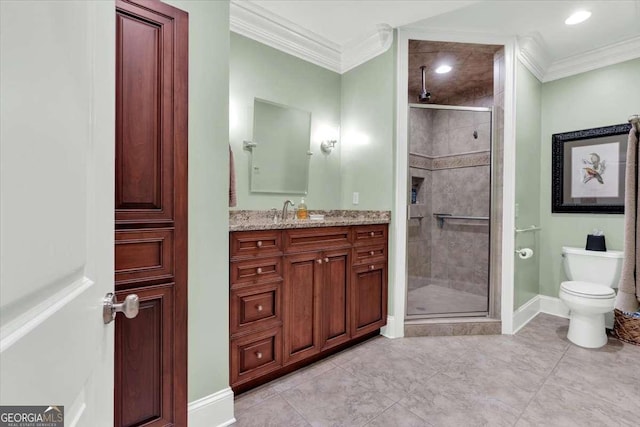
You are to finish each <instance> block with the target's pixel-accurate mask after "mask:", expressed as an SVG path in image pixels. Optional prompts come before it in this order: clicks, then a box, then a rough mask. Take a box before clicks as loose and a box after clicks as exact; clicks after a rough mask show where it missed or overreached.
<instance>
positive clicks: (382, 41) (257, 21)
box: [230, 0, 640, 83]
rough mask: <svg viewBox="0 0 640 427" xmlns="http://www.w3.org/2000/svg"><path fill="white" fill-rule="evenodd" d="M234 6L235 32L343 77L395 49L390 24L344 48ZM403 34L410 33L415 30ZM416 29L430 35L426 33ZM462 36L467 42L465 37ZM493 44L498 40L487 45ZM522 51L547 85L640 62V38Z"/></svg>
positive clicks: (523, 47) (250, 5)
mask: <svg viewBox="0 0 640 427" xmlns="http://www.w3.org/2000/svg"><path fill="white" fill-rule="evenodd" d="M230 4H231V6H230V29H231V31H233V32H235V33H238V34H240V35H243V36H245V37H248V38H250V39H253V40H255V41H257V42H260V43H262V44H265V45H267V46H271V47H273V48H274V49H278V50H280V51H282V52H285V53H288V54H290V55H293V56H295V57H298V58H300V59H302V60H305V61H308V62H311V63H313V64H316V65H318V66H320V67H323V68H326V69H328V70H331V71H334V72H336V73H339V74H343V73H345V72H347V71H349V70H352V69H353V68H355V67H357V66H358V65H361V64H363V63H365V62H367V61H369V60H370V59H372V58H374V57H376V56H378V55H380V54H382V53H384V52H386V51H387V50H388V49H389V48H390V47H391V45H392V44H393V28H392V27H391V26H389V25H386V24H379V25H378V26H377V28H376V29H375V30H374V31H372V32H371V33H369V34H368V35H366V36H363V37H360V38H357V39H354V40H352V41H350V42H348V43H346V44H344V45H339V44H337V43H334V42H332V41H331V40H328V39H326V38H324V37H322V36H320V35H319V34H316V33H314V32H312V31H309V30H307V29H305V28H302V27H301V26H299V25H297V24H296V23H294V22H291V21H289V20H287V19H285V18H282V17H280V16H278V15H275V14H273V13H271V12H269V11H268V10H267V9H265V8H263V7H261V6H259V5H257V4H256V3H254V2H252V1H249V0H231V2H230ZM403 29H404V30H411V29H412V27H410V26H409V27H403ZM417 30H419V31H420V32H421V33H424V32H425V30H424V28H418V29H417ZM460 34H461V35H460ZM460 34H459V35H460V37H463V36H464V34H466V33H460ZM470 34H474V33H470ZM485 36H487V35H486V34H485ZM487 37H489V36H487ZM463 38H464V37H463ZM494 38H495V37H494ZM503 38H504V37H503ZM434 40H435V39H434ZM491 40H493V38H492V39H488V40H487V43H490V42H492V41H491ZM448 41H459V40H457V38H454V39H451V40H448ZM493 42H496V43H497V42H498V41H493ZM493 42H492V43H493ZM518 47H519V49H518V59H519V60H520V62H522V64H523V65H524V66H525V67H527V69H528V70H529V71H531V73H532V74H533V75H534V76H535V77H536V78H537V79H538V80H540V81H541V82H543V83H546V82H550V81H553V80H557V79H561V78H564V77H569V76H573V75H575V74H580V73H584V72H587V71H591V70H595V69H597V68H602V67H606V66H609V65H613V64H617V63H620V62H624V61H628V60H630V59H635V58H640V37H634V38H631V39H627V40H623V41H620V42H618V43H614V44H611V45H608V46H605V47H601V48H598V49H593V50H591V51H588V52H585V53H581V54H579V55H574V56H571V57H568V58H564V59H560V60H557V61H552V60H551V58H550V56H549V53H548V52H549V51H548V48H547V46H546V44H545V43H544V40H543V39H542V37H541V36H540V34H538V33H532V34H528V35H525V36H522V37H518Z"/></svg>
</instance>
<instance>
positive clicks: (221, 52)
mask: <svg viewBox="0 0 640 427" xmlns="http://www.w3.org/2000/svg"><path fill="white" fill-rule="evenodd" d="M167 3H170V4H172V5H174V6H176V7H178V8H180V9H182V10H185V11H187V12H189V379H188V380H189V401H193V400H196V399H199V398H202V397H204V396H208V395H210V394H212V393H215V392H217V391H219V390H222V389H224V388H226V387H228V386H229V356H228V354H229V352H228V349H227V343H228V342H229V311H228V309H229V291H228V289H229V284H228V275H229V253H228V244H227V241H228V238H229V236H228V223H229V221H228V218H229V211H228V209H229V208H228V206H227V205H228V203H227V200H228V184H227V182H228V177H229V175H228V174H229V168H228V153H229V151H228V150H229V149H228V145H227V141H228V136H229V111H228V105H229V2H228V1H226V0H225V1H211V2H205V1H195V0H193V1H183V0H170V1H167Z"/></svg>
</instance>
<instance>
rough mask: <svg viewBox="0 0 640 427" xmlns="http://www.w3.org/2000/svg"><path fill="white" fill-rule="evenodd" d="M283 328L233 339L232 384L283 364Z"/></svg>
mask: <svg viewBox="0 0 640 427" xmlns="http://www.w3.org/2000/svg"><path fill="white" fill-rule="evenodd" d="M281 331H282V330H281V328H272V329H268V330H266V331H262V332H259V333H256V334H253V335H250V336H247V337H243V338H239V339H236V340H232V341H231V384H233V385H237V384H240V383H243V382H246V381H249V380H251V379H253V378H256V377H258V376H260V375H264V374H266V373H268V372H270V371H273V370H275V369H278V368H279V367H280V366H282V332H281Z"/></svg>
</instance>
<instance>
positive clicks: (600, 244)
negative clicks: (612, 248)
mask: <svg viewBox="0 0 640 427" xmlns="http://www.w3.org/2000/svg"><path fill="white" fill-rule="evenodd" d="M585 249H586V250H588V251H598V252H606V251H607V245H606V244H605V242H604V236H594V235H593V234H587V247H586V248H585Z"/></svg>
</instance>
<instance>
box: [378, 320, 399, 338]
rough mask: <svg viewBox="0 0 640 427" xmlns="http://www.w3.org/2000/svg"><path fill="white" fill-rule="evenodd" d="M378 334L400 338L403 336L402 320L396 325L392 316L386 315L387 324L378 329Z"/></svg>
mask: <svg viewBox="0 0 640 427" xmlns="http://www.w3.org/2000/svg"><path fill="white" fill-rule="evenodd" d="M398 329H399V330H398ZM380 335H382V336H384V337H387V338H402V337H403V336H404V322H401V324H399V325H397V324H396V320H395V317H394V316H387V325H386V326H383V327H382V328H381V329H380Z"/></svg>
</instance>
